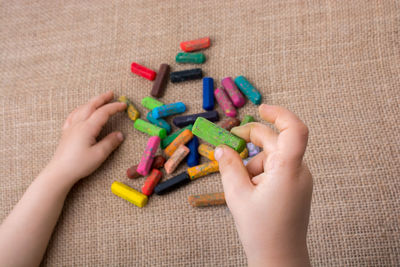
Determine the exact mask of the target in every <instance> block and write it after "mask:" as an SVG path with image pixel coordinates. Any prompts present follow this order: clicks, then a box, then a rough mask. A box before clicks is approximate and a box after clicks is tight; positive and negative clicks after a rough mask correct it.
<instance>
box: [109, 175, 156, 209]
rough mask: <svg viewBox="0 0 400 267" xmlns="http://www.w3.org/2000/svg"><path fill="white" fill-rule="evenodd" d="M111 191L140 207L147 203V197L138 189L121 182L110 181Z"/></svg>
mask: <svg viewBox="0 0 400 267" xmlns="http://www.w3.org/2000/svg"><path fill="white" fill-rule="evenodd" d="M111 192H113V193H114V194H115V195H117V196H119V197H120V198H123V199H125V200H127V201H129V202H131V203H132V204H134V205H136V206H138V207H140V208H142V207H144V206H145V205H146V204H147V199H148V198H147V196H146V195H145V194H142V193H140V192H139V191H136V190H135V189H133V188H131V187H129V186H127V185H125V184H123V183H120V182H117V181H115V182H114V183H112V185H111Z"/></svg>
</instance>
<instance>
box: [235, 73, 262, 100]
mask: <svg viewBox="0 0 400 267" xmlns="http://www.w3.org/2000/svg"><path fill="white" fill-rule="evenodd" d="M235 83H236V85H237V87H239V89H240V91H242V93H243V94H244V95H245V96H247V98H248V99H249V100H250V101H251V102H253V103H254V104H256V105H260V104H261V94H260V92H259V91H258V90H257V89H256V88H255V87H254V86H253V85H252V84H251V83H250V82H249V81H248V80H247V79H246V78H245V77H243V76H238V77H236V79H235Z"/></svg>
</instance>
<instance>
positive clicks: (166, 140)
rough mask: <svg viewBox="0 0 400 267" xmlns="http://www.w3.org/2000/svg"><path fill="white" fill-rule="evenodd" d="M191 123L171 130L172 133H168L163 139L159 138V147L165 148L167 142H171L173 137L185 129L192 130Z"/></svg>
mask: <svg viewBox="0 0 400 267" xmlns="http://www.w3.org/2000/svg"><path fill="white" fill-rule="evenodd" d="M192 127H193V124H189V125H188V126H186V127H185V128H182V129H180V130H178V131H176V132H173V133H172V134H170V135H168V136H167V137H165V138H164V139H163V140H161V148H162V149H164V148H166V147H167V146H168V145H169V144H171V143H172V141H174V139H175V138H176V137H177V136H178V135H180V134H181V132H183V131H184V130H186V129H189V130H192Z"/></svg>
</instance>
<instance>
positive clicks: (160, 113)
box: [151, 102, 186, 119]
mask: <svg viewBox="0 0 400 267" xmlns="http://www.w3.org/2000/svg"><path fill="white" fill-rule="evenodd" d="M185 111H186V106H185V104H183V103H182V102H176V103H172V104H167V105H164V106H161V107H156V108H154V109H153V110H152V111H151V113H152V115H153V118H154V119H159V118H163V117H167V116H171V115H175V114H179V113H182V112H185Z"/></svg>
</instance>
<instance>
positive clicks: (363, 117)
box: [0, 0, 400, 266]
mask: <svg viewBox="0 0 400 267" xmlns="http://www.w3.org/2000/svg"><path fill="white" fill-rule="evenodd" d="M399 10H400V3H399V1H361V0H360V1H261V0H260V1H150V0H147V1H108V0H103V1H2V2H1V3H0V36H1V41H0V90H1V96H0V118H1V120H0V131H1V137H0V155H1V157H0V158H1V164H0V173H1V178H0V203H1V209H0V220H3V219H4V218H5V217H6V216H7V214H8V213H9V212H10V210H11V209H12V207H13V206H14V205H15V204H16V203H17V201H18V199H19V198H20V197H21V196H22V194H23V193H24V190H25V189H26V188H27V187H28V185H29V184H30V183H31V182H32V180H33V179H34V178H35V176H36V175H37V174H38V173H39V172H40V170H41V169H42V168H43V167H44V166H45V165H46V163H47V162H48V161H49V159H50V158H51V156H52V153H53V151H54V150H55V148H56V145H57V143H58V139H59V137H60V128H61V125H62V124H63V121H64V119H65V118H66V116H67V115H68V113H69V112H71V111H72V110H73V109H74V108H75V107H76V106H78V105H80V104H82V103H85V102H86V101H87V100H88V99H89V98H91V97H92V96H95V95H98V94H100V93H102V92H105V91H107V90H110V89H113V90H114V91H115V93H116V95H118V96H119V95H122V94H124V95H127V96H128V97H130V98H131V99H133V100H134V102H135V103H136V104H137V106H138V107H139V109H140V111H141V112H142V114H143V115H145V114H146V110H144V108H142V107H141V106H140V105H139V104H140V99H141V98H142V97H144V96H147V95H149V92H150V89H151V85H152V83H151V82H149V81H147V80H145V79H143V78H140V77H138V76H134V75H132V74H131V73H130V63H131V62H132V61H136V62H139V63H142V64H144V65H146V66H148V67H150V68H152V69H154V70H157V69H158V66H159V64H160V63H163V62H166V63H169V64H171V66H172V68H173V70H181V69H185V68H188V66H183V65H177V64H176V63H174V57H175V55H176V53H177V52H178V51H179V43H180V42H181V41H183V40H190V39H193V38H199V37H203V36H210V37H211V39H212V46H211V47H210V48H209V49H207V50H205V51H204V53H205V54H206V56H207V62H206V64H204V65H202V68H203V70H204V72H205V73H206V75H209V76H212V77H214V78H215V79H216V80H217V81H219V80H220V79H221V78H222V77H225V76H236V75H241V74H242V75H245V76H246V77H248V78H249V80H251V81H252V82H253V83H254V85H256V87H257V88H259V89H260V90H261V91H262V93H263V99H264V102H266V103H271V104H279V105H282V106H285V107H287V108H289V109H291V110H292V111H294V112H295V113H297V114H298V115H299V116H300V117H301V118H302V119H303V120H304V121H305V122H306V124H307V125H308V126H309V128H310V141H309V147H308V151H307V154H306V160H307V162H308V164H309V166H310V168H311V171H312V173H313V176H314V195H313V203H312V214H311V220H310V228H309V236H308V244H309V248H310V256H311V260H312V263H313V264H314V265H315V266H371V265H386V266H388V265H396V264H398V263H399V261H400V256H399V255H400V242H399V240H400V234H399V232H400V231H399V230H400V229H399V223H400V220H399V214H400V206H399V204H400V202H399V193H400V183H399V173H400V172H399V152H400V151H399V137H400V134H399V132H400V128H399V126H398V119H399V114H400V108H399V103H400V99H399V86H400V71H399V63H400V46H399V44H400V43H399V37H400V35H399V28H400V13H399ZM217 84H219V82H218V83H217ZM201 96H202V91H201V82H200V81H196V82H188V83H182V84H177V85H175V84H174V85H172V84H169V86H168V89H167V93H166V95H165V96H164V97H163V98H162V99H161V100H162V101H163V102H166V103H168V102H174V101H184V102H185V103H186V104H187V105H188V107H189V112H188V113H194V112H200V111H201V105H202V98H201ZM218 110H220V109H218ZM221 114H222V113H221ZM244 114H251V115H258V114H257V112H256V107H255V106H254V105H252V104H251V103H247V104H246V106H245V107H244V108H242V109H241V110H240V117H242V116H243V115H244ZM143 115H142V116H143ZM257 118H258V119H259V117H258V116H257ZM116 129H119V130H121V131H123V132H124V134H125V136H126V141H125V142H124V143H123V145H122V146H121V147H120V148H119V149H118V150H117V151H116V152H115V153H114V154H113V155H112V156H111V157H110V158H109V160H107V161H106V163H105V164H104V165H103V166H102V167H101V168H100V169H99V170H98V171H96V172H95V173H94V174H93V175H91V176H90V177H88V178H87V179H84V180H82V181H81V182H79V183H78V184H77V185H76V186H75V187H74V188H73V190H72V191H71V193H70V194H69V196H68V198H67V201H66V203H65V207H64V210H63V213H62V215H61V217H60V220H59V223H58V225H57V227H56V229H55V231H54V234H53V237H52V239H51V242H50V244H49V247H48V250H47V253H46V255H45V257H44V260H43V265H45V266H72V265H75V266H94V265H104V266H117V265H118V266H121V265H135V266H238V265H245V264H246V263H247V261H246V258H245V255H244V252H243V249H242V246H241V244H240V241H239V239H238V236H237V234H236V230H235V226H234V223H233V220H232V217H231V215H230V212H229V210H228V209H227V208H226V207H225V206H223V207H214V208H205V209H195V208H192V207H191V206H189V204H188V203H187V196H188V195H190V194H200V193H207V192H217V191H221V190H222V185H221V182H220V176H219V174H218V175H212V176H209V177H206V178H204V179H200V180H197V181H196V182H193V183H191V184H189V185H188V186H186V187H184V188H181V189H180V190H178V191H176V192H173V193H171V194H169V195H166V196H162V197H159V196H154V197H152V198H151V199H150V201H149V204H148V205H147V206H146V207H145V208H143V209H139V208H137V207H136V206H133V205H132V204H130V203H128V202H126V201H123V200H122V199H119V198H117V197H116V196H114V195H112V194H111V192H110V185H111V183H112V182H113V181H114V180H118V181H122V182H126V183H127V184H128V185H130V186H132V187H134V188H137V189H140V187H141V185H142V183H143V179H138V180H135V181H129V180H127V179H126V177H125V171H126V169H127V168H128V167H129V166H130V165H132V164H134V163H136V162H138V160H139V159H140V155H141V153H142V151H143V149H144V147H145V144H146V140H147V138H148V137H147V136H146V135H145V134H142V133H139V132H137V131H135V130H134V129H133V125H132V123H131V122H130V120H129V119H128V118H127V117H126V116H124V114H120V115H117V116H115V117H114V118H113V119H112V120H111V122H110V123H108V124H107V126H106V127H105V129H104V133H103V134H102V135H103V136H104V135H105V134H106V133H108V132H110V131H112V130H116ZM183 169H184V167H181V170H183ZM26 223H27V224H28V223H29V222H26Z"/></svg>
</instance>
